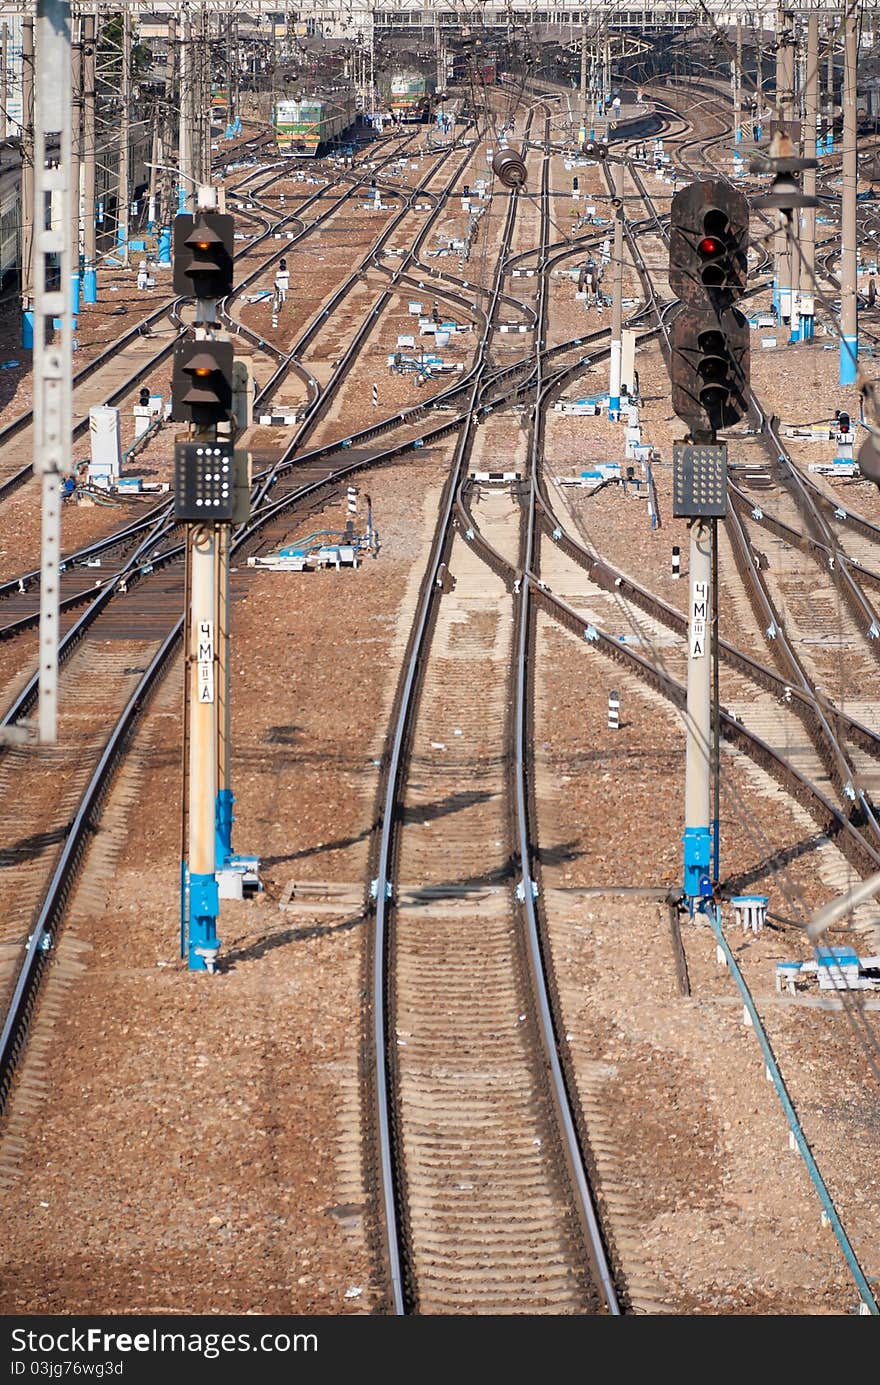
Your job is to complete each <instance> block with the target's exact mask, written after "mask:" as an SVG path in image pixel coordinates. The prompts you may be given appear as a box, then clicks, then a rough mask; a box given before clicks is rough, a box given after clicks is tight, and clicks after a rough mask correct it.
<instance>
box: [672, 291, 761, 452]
mask: <svg viewBox="0 0 880 1385" xmlns="http://www.w3.org/2000/svg"><path fill="white" fill-rule="evenodd" d="M748 384H749V324H748V322H747V321H746V319H745V318H744V317H743V315H742V313H740V312H739V311H738V310H737V309H736V308H728V309H726V310H725V311H724V312H723V313H722V314H721V315H720V317H719V316H717V315H716V314H715V313H714V312H712V310H711V308H710V309H709V310H707V311H704V312H702V313H698V312H696V311H693V310H691V309H689V308H684V309H683V310H682V312H681V313H680V314H679V316H678V317H677V318H676V319H675V321H674V323H673V324H672V407H673V409H674V410H675V412H676V414H677V415H678V417H679V418H680V419H682V420H683V421H684V422H685V423H686V424H687V425H688V427H689V428H690V430H691V433H692V434H693V435H694V436H700V435H704V434H708V433H711V434H713V435H714V433H715V432H717V430H718V429H720V428H730V427H731V426H732V425H733V424H734V423H737V422H738V421H739V419H741V418H742V416H743V414H744V413H746V411H747V409H748Z"/></svg>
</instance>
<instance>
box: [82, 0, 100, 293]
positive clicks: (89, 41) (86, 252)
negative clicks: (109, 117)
mask: <svg viewBox="0 0 880 1385" xmlns="http://www.w3.org/2000/svg"><path fill="white" fill-rule="evenodd" d="M95 14H96V11H95V10H94V9H93V10H92V11H91V12H90V13H89V14H86V15H84V16H83V57H82V78H83V97H82V148H83V152H82V159H83V177H82V183H83V287H82V296H83V302H84V303H97V301H98V273H97V242H96V236H95V43H96V33H97V29H96V19H95Z"/></svg>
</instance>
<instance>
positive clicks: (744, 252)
mask: <svg viewBox="0 0 880 1385" xmlns="http://www.w3.org/2000/svg"><path fill="white" fill-rule="evenodd" d="M748 248H749V204H748V202H747V201H746V198H745V197H744V196H743V194H742V193H741V192H739V191H738V190H737V189H736V188H733V187H731V186H730V185H729V184H728V183H724V182H722V181H721V179H720V178H709V179H703V180H702V181H700V182H696V183H691V184H690V185H689V186H688V187H686V188H682V190H681V192H677V193H676V194H675V196H674V197H673V199H672V225H671V227H670V233H669V284H670V287H671V289H672V292H673V293H674V294H676V296H677V297H678V298H680V299H681V300H682V302H683V303H687V302H703V303H705V302H706V301H707V300H708V301H709V302H712V303H714V304H715V305H716V306H717V307H723V306H726V305H727V304H729V303H734V302H736V300H737V299H738V298H739V297H740V296H741V295H742V294H743V293H744V292H745V288H746V280H747V277H748Z"/></svg>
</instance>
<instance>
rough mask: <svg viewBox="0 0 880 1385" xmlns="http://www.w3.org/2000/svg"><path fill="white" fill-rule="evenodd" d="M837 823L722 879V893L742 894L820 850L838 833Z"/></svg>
mask: <svg viewBox="0 0 880 1385" xmlns="http://www.w3.org/2000/svg"><path fill="white" fill-rule="evenodd" d="M835 825H836V824H833V825H832V826H831V827H829V829H828V831H827V832H814V833H813V835H812V836H811V837H802V838H801V840H800V841H799V842H793V843H792V845H791V846H786V847H784V848H783V850H782V851H774V852H773V854H772V855H771V856H765V857H764V859H763V861H758V862H757V863H756V864H755V865H754V866H752V868H751V870H747V871H743V873H742V875H733V876H731V877H730V878H729V879H727V880H722V881H721V891H722V893H723V894H724V895H733V894H742V893H743V892H744V891H745V890H747V889H748V888H749V887H750V886H751V885H754V884H757V882H758V881H759V880H763V879H764V877H765V876H767V875H773V874H774V872H776V871H778V870H780V869H781V868H782V867H783V866H787V865H790V864H791V862H792V861H797V860H799V859H800V857H801V856H808V855H809V854H810V852H811V851H818V849H819V847H820V846H822V845H823V844H824V843H825V842H827V841H828V839H829V837H830V838H831V839H832V840H833V839H834V837H835V836H836V835H837V833H836V832H835V830H834V828H835Z"/></svg>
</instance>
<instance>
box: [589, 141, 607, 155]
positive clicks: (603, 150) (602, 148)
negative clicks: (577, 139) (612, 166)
mask: <svg viewBox="0 0 880 1385" xmlns="http://www.w3.org/2000/svg"><path fill="white" fill-rule="evenodd" d="M583 149H584V153H585V154H586V156H587V158H588V159H607V158H608V145H607V144H606V143H605V141H604V140H601V139H588V140H585V141H584V146H583Z"/></svg>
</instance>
